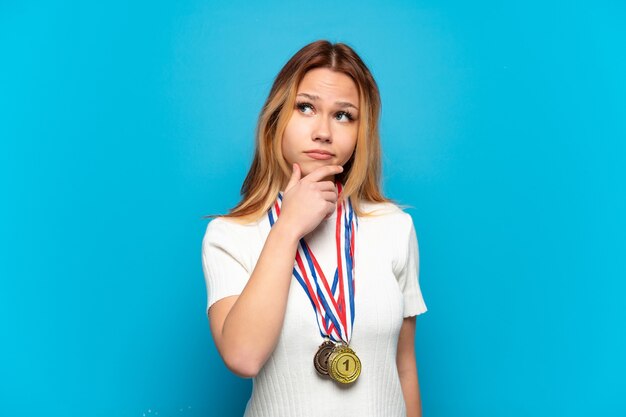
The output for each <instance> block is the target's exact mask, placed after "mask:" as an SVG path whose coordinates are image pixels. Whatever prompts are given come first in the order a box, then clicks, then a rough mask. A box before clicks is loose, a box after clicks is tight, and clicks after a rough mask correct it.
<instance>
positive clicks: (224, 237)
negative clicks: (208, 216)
mask: <svg viewBox="0 0 626 417" xmlns="http://www.w3.org/2000/svg"><path fill="white" fill-rule="evenodd" d="M238 227H241V226H239V225H237V224H234V223H232V222H228V221H225V220H223V219H221V218H215V219H213V220H212V221H211V222H209V224H208V226H207V229H206V232H205V234H204V239H203V240H202V269H203V272H204V280H205V283H206V291H207V306H206V313H207V315H208V312H209V308H210V307H211V306H212V305H213V304H214V303H215V302H216V301H218V300H220V299H222V298H224V297H228V296H231V295H239V294H241V292H242V291H243V289H244V287H245V286H246V283H247V282H248V279H249V278H250V274H251V272H250V271H249V268H248V266H247V264H246V262H245V259H246V257H245V253H246V251H245V249H246V247H247V246H246V244H245V240H244V239H242V238H241V233H237V232H238V230H237V228H238ZM239 232H240V231H239Z"/></svg>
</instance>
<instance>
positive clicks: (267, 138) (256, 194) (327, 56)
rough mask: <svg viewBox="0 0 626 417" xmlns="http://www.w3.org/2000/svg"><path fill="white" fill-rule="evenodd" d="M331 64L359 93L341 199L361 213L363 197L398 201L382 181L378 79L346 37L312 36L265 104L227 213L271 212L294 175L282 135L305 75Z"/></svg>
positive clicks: (240, 217)
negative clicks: (236, 195) (250, 157)
mask: <svg viewBox="0 0 626 417" xmlns="http://www.w3.org/2000/svg"><path fill="white" fill-rule="evenodd" d="M314 68H328V69H331V70H333V71H337V72H341V73H344V74H346V75H348V76H349V77H351V78H352V80H354V82H355V84H356V85H357V89H358V94H359V107H360V109H361V111H360V112H359V119H358V123H359V125H358V133H357V142H356V147H355V150H354V152H353V154H352V156H351V157H350V159H349V160H348V161H347V162H346V163H345V164H344V170H343V172H341V173H340V174H337V175H336V177H335V178H336V179H337V180H339V181H341V183H342V184H344V188H343V190H342V193H341V195H340V196H339V198H340V199H347V198H348V197H349V198H350V199H351V202H352V206H353V208H354V211H355V213H356V215H357V216H361V217H365V216H370V215H372V213H371V212H370V213H367V212H364V211H363V209H362V207H361V205H360V203H361V201H370V202H390V203H394V204H395V202H394V201H393V200H391V199H389V198H386V197H385V196H383V194H382V192H381V187H380V177H381V147H380V136H379V133H378V121H379V116H380V109H381V102H380V93H379V91H378V86H377V85H376V81H374V78H373V77H372V74H371V73H370V71H369V70H368V68H367V67H366V66H365V64H364V63H363V61H362V60H361V58H360V57H359V56H358V55H357V54H356V52H354V50H353V49H352V48H350V47H349V46H348V45H346V44H344V43H335V44H331V43H330V42H328V41H326V40H318V41H315V42H312V43H310V44H308V45H306V46H304V47H303V48H302V49H300V50H299V51H298V52H297V53H296V54H295V55H294V56H292V57H291V59H289V61H288V62H287V63H286V64H285V66H284V67H283V68H282V69H281V70H280V72H279V73H278V75H277V76H276V79H275V80H274V84H273V85H272V89H271V90H270V93H269V96H268V97H267V100H266V101H265V104H264V105H263V108H262V110H261V113H260V115H259V119H258V124H257V128H256V135H255V136H256V146H255V152H254V159H253V161H252V165H251V167H250V170H249V171H248V175H247V176H246V179H245V180H244V182H243V185H242V187H241V195H242V198H241V201H240V202H239V203H238V204H237V205H236V206H235V207H234V208H232V209H231V210H230V212H229V213H228V214H225V215H208V216H205V217H218V216H222V217H230V218H233V220H236V221H241V222H246V221H256V220H258V219H259V218H260V217H261V216H263V215H265V213H266V212H267V210H268V209H269V208H270V207H271V205H272V204H273V203H274V202H275V201H276V198H277V196H278V192H279V191H280V190H281V186H282V185H283V184H285V183H286V181H287V180H288V179H289V177H290V176H291V167H290V166H289V164H288V163H287V162H286V161H285V158H284V157H283V153H282V149H281V141H282V136H283V132H284V131H285V127H286V126H287V123H288V122H289V119H290V118H291V115H292V113H293V108H294V105H295V99H296V93H297V89H298V85H299V84H300V81H301V80H302V79H303V78H304V75H305V74H306V73H307V71H309V70H311V69H314Z"/></svg>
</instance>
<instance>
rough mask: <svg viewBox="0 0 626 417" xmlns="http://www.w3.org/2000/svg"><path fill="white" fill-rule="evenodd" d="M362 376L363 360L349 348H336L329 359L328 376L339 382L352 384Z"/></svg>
mask: <svg viewBox="0 0 626 417" xmlns="http://www.w3.org/2000/svg"><path fill="white" fill-rule="evenodd" d="M360 374H361V360H360V359H359V357H358V356H357V355H356V353H354V351H353V350H352V349H350V347H349V346H347V345H345V344H339V345H337V346H335V348H334V349H333V351H332V353H331V354H330V357H329V358H328V375H329V376H330V377H331V378H332V379H334V380H335V381H337V382H341V383H342V384H350V383H352V382H354V381H356V379H357V378H358V377H359V375H360Z"/></svg>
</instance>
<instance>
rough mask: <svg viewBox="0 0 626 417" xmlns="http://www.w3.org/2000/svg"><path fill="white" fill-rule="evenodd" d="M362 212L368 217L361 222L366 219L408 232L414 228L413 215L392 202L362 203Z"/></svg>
mask: <svg viewBox="0 0 626 417" xmlns="http://www.w3.org/2000/svg"><path fill="white" fill-rule="evenodd" d="M361 210H363V212H364V213H366V216H364V217H361V218H360V219H359V221H361V220H362V219H366V221H368V222H375V223H380V224H383V225H384V226H385V227H391V228H392V229H395V228H400V229H404V230H408V229H410V228H411V227H413V218H412V217H411V215H410V214H409V213H407V212H406V211H404V210H403V209H402V208H400V206H398V205H397V204H395V203H392V202H388V201H386V202H372V201H362V202H361Z"/></svg>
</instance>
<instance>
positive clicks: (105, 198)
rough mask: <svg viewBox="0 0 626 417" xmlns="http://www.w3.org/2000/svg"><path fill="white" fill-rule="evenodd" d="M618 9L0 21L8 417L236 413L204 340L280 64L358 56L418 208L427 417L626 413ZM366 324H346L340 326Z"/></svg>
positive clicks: (209, 10) (202, 4)
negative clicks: (213, 258) (301, 57)
mask: <svg viewBox="0 0 626 417" xmlns="http://www.w3.org/2000/svg"><path fill="white" fill-rule="evenodd" d="M625 21H626V6H625V5H624V3H623V2H620V1H595V2H569V1H567V2H566V1H561V2H539V1H531V2H509V3H507V4H502V3H501V2H485V1H479V2H461V1H453V2H436V1H421V2H403V1H391V2H385V3H384V4H383V2H371V3H370V2H362V1H359V2H357V1H352V0H347V1H343V2H328V1H320V2H284V3H280V2H277V1H270V2H241V1H231V2H211V1H199V0H189V1H176V2H163V1H150V2H148V1H141V2H138V1H135V2H128V1H118V0H113V1H109V2H77V1H63V2H61V1H49V2H36V1H23V2H8V1H6V2H2V3H0V54H1V55H0V56H1V65H0V197H1V198H2V203H1V205H0V214H1V217H0V237H1V239H0V242H1V243H0V244H1V245H2V246H1V247H0V254H1V255H0V256H1V258H0V277H1V287H0V341H1V342H0V415H1V416H7V417H20V416H63V417H70V416H103V417H104V416H106V417H116V416H122V417H125V416H136V417H143V416H179V417H186V416H194V417H200V416H240V415H242V413H243V411H244V408H245V404H246V401H247V399H248V397H249V394H250V389H251V381H250V380H244V379H240V378H238V377H236V376H234V375H232V374H230V373H229V371H228V370H227V369H226V368H225V366H224V365H223V363H222V362H221V360H220V357H219V355H218V354H217V351H216V349H215V347H214V345H213V342H212V340H211V336H210V331H209V327H208V320H207V318H206V317H205V311H204V309H205V305H206V292H205V291H206V290H205V284H204V278H203V275H202V269H201V259H200V248H201V240H202V236H203V234H204V231H205V228H206V224H207V220H205V219H203V218H202V216H203V215H205V214H208V213H216V212H221V213H223V212H226V211H227V210H228V209H229V208H231V207H233V206H234V205H235V204H236V203H237V201H238V199H239V188H240V186H241V183H242V181H243V179H244V177H245V175H246V173H247V170H248V167H249V164H250V162H251V157H252V150H253V134H254V128H255V123H256V119H257V116H258V114H259V111H260V109H261V106H262V104H263V101H264V99H265V97H266V96H267V94H268V93H269V89H270V87H271V84H272V81H273V78H274V76H275V75H276V74H277V73H278V71H279V70H280V68H281V67H282V66H283V65H284V64H285V62H286V61H287V59H288V58H289V57H290V56H291V55H293V54H294V53H295V52H296V51H297V50H298V49H300V48H301V47H302V46H304V45H305V44H307V43H309V42H312V41H314V40H317V39H328V40H330V41H333V42H345V43H348V44H349V45H351V46H352V47H353V48H354V49H355V50H356V51H357V52H358V53H359V54H360V55H361V57H362V58H363V60H364V61H365V63H366V64H367V65H368V66H369V67H370V69H371V71H372V73H373V75H374V77H375V78H376V80H377V82H378V84H379V87H380V90H381V94H382V102H383V111H382V120H381V123H382V124H381V135H382V145H383V151H384V160H383V164H384V165H383V169H384V172H383V174H384V181H383V186H384V191H385V193H386V194H387V195H388V196H389V197H391V198H394V199H396V200H398V201H399V202H401V203H403V204H408V205H411V206H412V207H413V208H411V209H408V210H407V211H408V212H409V213H410V214H411V215H412V217H413V220H414V223H415V227H416V231H417V235H418V240H419V243H420V284H421V287H422V291H423V295H424V298H425V301H426V303H427V305H428V308H429V311H428V312H427V313H426V314H424V315H422V316H419V317H418V320H417V335H416V355H417V361H418V370H419V379H420V385H421V394H422V402H423V410H424V416H425V417H460V416H462V417H474V416H475V417H502V416H511V417H518V416H533V417H544V416H545V417H548V416H551V417H552V416H568V417H575V416H576V417H577V416H589V415H598V416H626V397H625V396H624V393H625V392H626V384H625V383H624V375H625V374H626V354H624V352H626V331H625V323H626V308H625V303H624V294H626V267H625V266H624V265H625V264H624V259H625V255H626V237H625V236H626V221H625V220H624V213H625V212H626V190H625V187H624V180H625V177H626V175H625V174H626V168H625V165H626V144H625V142H626V105H625V97H626V77H625V76H624V74H626V58H625V57H626V55H625V54H624V43H625V41H626V29H625V27H626V26H625V25H624V22H625ZM357 320H358V316H357Z"/></svg>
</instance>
